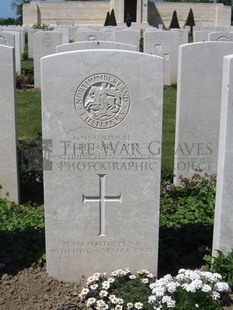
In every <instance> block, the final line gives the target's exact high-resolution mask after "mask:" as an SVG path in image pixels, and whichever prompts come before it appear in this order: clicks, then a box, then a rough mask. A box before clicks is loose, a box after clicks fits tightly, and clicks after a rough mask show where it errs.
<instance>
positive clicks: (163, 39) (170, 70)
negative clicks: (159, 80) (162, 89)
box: [144, 30, 178, 85]
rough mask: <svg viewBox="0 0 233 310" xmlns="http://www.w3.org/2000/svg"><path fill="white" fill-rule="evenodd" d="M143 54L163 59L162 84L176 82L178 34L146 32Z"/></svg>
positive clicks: (172, 32)
mask: <svg viewBox="0 0 233 310" xmlns="http://www.w3.org/2000/svg"><path fill="white" fill-rule="evenodd" d="M144 53H147V54H151V55H157V56H161V57H163V58H164V84H165V85H171V84H175V83H176V82H177V61H178V32H176V31H157V30H155V31H146V32H145V34H144Z"/></svg>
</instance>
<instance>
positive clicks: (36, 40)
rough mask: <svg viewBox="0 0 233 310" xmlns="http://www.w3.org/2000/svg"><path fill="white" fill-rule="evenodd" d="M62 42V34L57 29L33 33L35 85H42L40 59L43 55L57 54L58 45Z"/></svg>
mask: <svg viewBox="0 0 233 310" xmlns="http://www.w3.org/2000/svg"><path fill="white" fill-rule="evenodd" d="M61 44H62V34H61V33H60V32H56V31H39V32H36V33H34V35H33V46H34V48H33V52H34V57H33V58H34V86H35V87H40V84H41V74H40V72H41V71H40V60H41V58H42V57H44V56H47V55H51V54H55V53H56V47H57V46H58V45H61Z"/></svg>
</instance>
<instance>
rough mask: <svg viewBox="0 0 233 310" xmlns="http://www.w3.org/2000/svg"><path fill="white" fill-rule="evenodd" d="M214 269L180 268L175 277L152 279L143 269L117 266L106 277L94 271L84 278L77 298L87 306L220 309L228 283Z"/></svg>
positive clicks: (116, 309) (227, 290) (102, 307)
mask: <svg viewBox="0 0 233 310" xmlns="http://www.w3.org/2000/svg"><path fill="white" fill-rule="evenodd" d="M221 280H222V277H221V275H220V274H218V273H211V272H206V271H200V270H188V269H187V270H185V269H180V270H179V272H178V274H177V275H176V276H175V277H172V276H171V275H166V276H164V277H162V278H161V279H159V280H158V279H156V278H155V276H154V275H153V274H151V273H150V272H149V271H147V270H140V271H138V272H137V275H134V274H132V273H131V272H130V270H129V269H124V270H122V269H119V270H116V271H114V272H112V273H111V275H110V277H107V276H106V274H105V273H95V274H94V275H93V276H91V277H89V278H88V279H87V281H86V285H85V287H84V288H83V289H82V291H81V293H80V299H81V300H82V301H83V302H85V304H86V306H87V307H88V308H90V309H97V310H104V309H114V310H121V309H158V310H159V309H170V308H174V309H179V310H188V309H190V310H191V309H195V308H198V309H202V310H217V309H222V301H221V296H222V294H227V293H228V292H229V289H230V288H229V285H228V284H227V283H225V282H222V281H221Z"/></svg>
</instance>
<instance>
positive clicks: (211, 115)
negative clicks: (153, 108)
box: [174, 42, 233, 182]
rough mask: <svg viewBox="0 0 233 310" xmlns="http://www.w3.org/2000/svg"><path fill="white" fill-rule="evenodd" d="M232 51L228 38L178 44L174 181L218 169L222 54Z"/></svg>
mask: <svg viewBox="0 0 233 310" xmlns="http://www.w3.org/2000/svg"><path fill="white" fill-rule="evenodd" d="M231 53H233V43H228V42H203V43H193V44H189V45H183V46H181V47H180V53H179V61H178V62H179V69H178V83H177V85H178V88H177V114H176V139H175V140H176V142H175V167H174V174H175V176H176V177H175V182H178V178H179V177H180V176H184V177H192V176H193V175H194V174H195V173H197V172H198V173H202V172H203V173H208V174H212V173H214V174H215V173H216V172H217V160H218V143H219V122H220V107H221V85H222V70H223V69H222V68H223V57H224V56H225V55H229V54H231Z"/></svg>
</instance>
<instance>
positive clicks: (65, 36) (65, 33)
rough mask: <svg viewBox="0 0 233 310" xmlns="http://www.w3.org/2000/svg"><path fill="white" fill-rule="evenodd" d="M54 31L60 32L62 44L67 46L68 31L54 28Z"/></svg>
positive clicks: (68, 40) (68, 39)
mask: <svg viewBox="0 0 233 310" xmlns="http://www.w3.org/2000/svg"><path fill="white" fill-rule="evenodd" d="M55 31H58V32H61V34H62V44H67V43H69V42H70V37H69V29H68V28H58V27H57V28H55Z"/></svg>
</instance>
